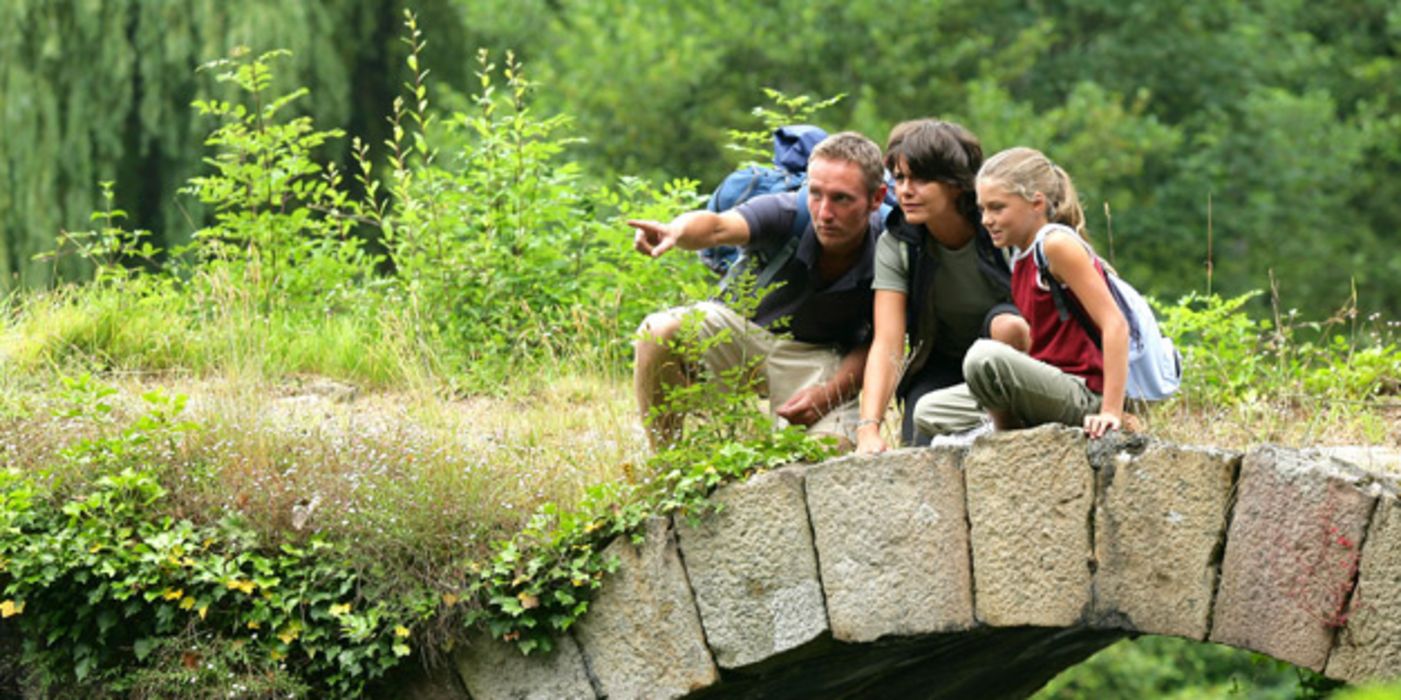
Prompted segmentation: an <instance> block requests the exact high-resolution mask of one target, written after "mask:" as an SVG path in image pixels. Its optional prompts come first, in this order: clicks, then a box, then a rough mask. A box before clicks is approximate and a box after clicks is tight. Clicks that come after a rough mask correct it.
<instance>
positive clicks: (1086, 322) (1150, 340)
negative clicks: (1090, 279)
mask: <svg viewBox="0 0 1401 700" xmlns="http://www.w3.org/2000/svg"><path fill="white" fill-rule="evenodd" d="M1052 226H1054V227H1056V228H1057V229H1062V230H1065V231H1067V232H1068V233H1069V234H1070V235H1072V236H1075V237H1076V239H1077V240H1078V239H1079V237H1080V236H1079V234H1077V233H1075V231H1074V230H1072V229H1071V228H1070V227H1068V226H1061V225H1060V224H1052ZM1042 241H1043V239H1042V237H1041V236H1037V238H1036V242H1035V243H1034V244H1032V247H1031V248H1032V254H1033V255H1035V256H1036V257H1035V259H1036V269H1037V271H1038V273H1039V274H1040V277H1041V283H1042V284H1044V285H1046V288H1047V289H1049V290H1051V298H1052V299H1053V300H1055V303H1056V312H1057V313H1058V314H1059V315H1060V320H1062V321H1064V320H1066V319H1068V318H1069V317H1070V316H1072V315H1074V316H1075V319H1076V321H1078V322H1079V323H1080V326H1081V327H1083V328H1084V329H1085V332H1086V333H1088V334H1089V336H1090V339H1091V340H1093V341H1094V344H1095V347H1099V346H1100V338H1099V328H1098V327H1096V326H1095V323H1094V321H1093V320H1091V319H1090V317H1089V314H1088V313H1086V312H1085V309H1084V307H1082V306H1080V304H1079V302H1077V301H1075V300H1074V299H1072V298H1068V295H1067V294H1066V292H1065V285H1062V284H1061V283H1060V281H1059V280H1057V279H1056V278H1055V276H1054V275H1052V274H1051V268H1050V265H1049V264H1048V263H1047V262H1046V252H1045V251H1044V250H1043V249H1042ZM1090 254H1091V255H1094V253H1093V252H1090ZM1095 257H1096V259H1097V260H1098V261H1099V264H1100V265H1099V266H1100V272H1101V273H1102V274H1103V275H1104V281H1105V282H1106V283H1107V284H1108V285H1109V293H1110V295H1111V296H1113V297H1114V303H1115V304H1117V305H1118V306H1119V310H1120V311H1121V312H1123V314H1124V319H1125V320H1127V321H1128V324H1129V376H1128V385H1127V386H1126V387H1125V388H1124V394H1125V395H1126V396H1127V397H1128V398H1130V399H1135V400H1139V401H1161V400H1163V399H1166V398H1168V397H1169V396H1172V395H1173V394H1174V393H1176V392H1177V389H1178V387H1179V386H1181V384H1182V355H1181V354H1180V353H1178V351H1177V348H1175V347H1173V344H1172V340H1171V339H1169V338H1167V337H1166V336H1164V335H1163V333H1162V331H1161V330H1159V328H1158V319H1157V317H1156V316H1154V315H1153V308H1152V307H1151V306H1149V305H1148V301H1147V300H1145V299H1144V298H1143V295H1142V294H1139V293H1138V290H1137V289H1134V288H1133V286H1132V285H1130V284H1129V283H1128V282H1125V281H1124V280H1123V279H1121V278H1120V277H1119V275H1117V274H1115V273H1113V272H1111V271H1110V270H1111V268H1110V267H1109V266H1108V265H1107V264H1105V262H1104V260H1103V259H1101V258H1099V257H1098V256H1095Z"/></svg>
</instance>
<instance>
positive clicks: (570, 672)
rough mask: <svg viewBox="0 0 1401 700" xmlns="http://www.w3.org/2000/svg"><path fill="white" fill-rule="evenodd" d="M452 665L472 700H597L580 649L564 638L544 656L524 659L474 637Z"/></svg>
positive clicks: (456, 653)
mask: <svg viewBox="0 0 1401 700" xmlns="http://www.w3.org/2000/svg"><path fill="white" fill-rule="evenodd" d="M453 663H454V664H455V665H456V666H457V673H458V675H459V676H461V677H462V682H463V684H464V685H466V686H467V692H468V693H469V694H470V695H471V696H472V700H495V699H496V698H501V699H502V700H554V699H555V698H559V699H563V698H570V699H571V700H572V699H574V698H578V699H580V700H585V699H587V700H593V699H594V698H596V697H597V694H596V693H594V690H593V685H592V684H591V683H590V682H589V676H588V671H587V670H585V668H584V658H583V657H582V656H580V654H579V646H578V645H577V644H575V643H574V639H573V638H572V637H569V636H568V635H561V636H558V637H556V638H555V648H554V650H553V651H551V652H549V653H547V654H539V653H536V654H531V655H530V656H525V655H523V654H521V653H520V651H518V650H517V649H516V648H515V646H513V645H511V644H507V643H505V642H501V641H497V640H495V639H492V638H491V637H489V636H487V635H486V634H484V633H477V634H474V635H472V636H471V637H470V638H469V640H468V643H467V644H466V645H464V646H461V647H458V648H457V650H455V651H454V652H453Z"/></svg>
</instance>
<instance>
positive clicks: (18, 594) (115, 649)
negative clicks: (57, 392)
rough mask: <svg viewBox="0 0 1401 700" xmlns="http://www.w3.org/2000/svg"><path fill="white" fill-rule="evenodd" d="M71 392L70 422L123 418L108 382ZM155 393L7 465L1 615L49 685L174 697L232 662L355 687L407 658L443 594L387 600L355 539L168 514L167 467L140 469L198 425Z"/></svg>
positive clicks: (255, 671) (294, 680) (351, 690)
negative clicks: (282, 535)
mask: <svg viewBox="0 0 1401 700" xmlns="http://www.w3.org/2000/svg"><path fill="white" fill-rule="evenodd" d="M68 388H69V395H70V396H71V397H73V399H74V404H75V408H74V409H73V410H72V411H70V412H69V414H68V416H69V417H70V418H81V417H85V416H86V417H91V418H95V419H98V420H101V419H102V417H103V416H105V415H107V414H109V413H110V412H111V407H110V405H109V404H107V403H106V402H105V399H106V397H107V396H110V393H111V390H110V389H108V388H106V387H103V386H101V385H100V384H97V383H95V382H92V381H91V380H90V379H89V378H81V379H78V380H73V381H71V382H69V385H68ZM146 400H147V402H148V403H149V404H150V406H151V407H150V409H149V410H148V411H147V412H146V413H144V414H143V415H141V416H140V417H138V418H137V419H136V420H135V421H134V422H133V423H132V424H131V425H129V426H127V427H126V428H124V429H122V430H121V431H119V432H117V433H116V434H114V435H110V436H106V437H99V438H93V439H85V440H81V441H79V442H78V443H76V444H75V445H73V446H72V447H71V448H70V449H68V450H66V451H65V453H64V459H63V461H62V462H61V463H60V464H56V465H55V466H54V468H53V469H51V470H47V471H42V472H37V473H36V472H31V473H22V472H20V471H19V470H17V469H7V470H5V471H4V472H0V506H3V507H0V532H3V533H4V535H5V536H4V537H3V538H0V563H2V565H0V595H3V598H4V601H3V603H0V610H2V611H3V614H4V616H5V617H6V618H8V619H7V624H13V625H15V626H16V628H17V629H18V631H19V632H20V634H21V635H22V653H23V655H24V658H25V660H26V665H27V666H28V667H29V668H31V669H33V670H34V671H35V673H36V675H37V678H36V681H37V682H38V683H39V684H40V686H42V687H46V688H48V689H49V690H50V691H54V692H57V691H59V690H60V689H64V688H68V687H70V686H72V687H75V688H81V689H85V691H86V692H92V691H94V690H99V689H102V688H106V689H107V690H110V691H117V692H120V691H122V690H123V689H126V688H128V686H133V687H137V686H140V687H145V689H146V692H148V693H150V694H153V695H155V696H159V697H166V696H168V694H169V692H170V691H169V689H168V688H167V689H166V690H164V691H159V692H158V690H159V689H158V688H156V686H159V683H157V680H158V679H159V678H165V679H166V680H167V681H170V682H171V683H188V682H194V681H195V679H196V676H198V675H199V674H200V673H201V671H200V669H201V668H208V667H210V665H211V664H212V665H215V666H223V667H226V668H228V667H229V666H230V664H233V665H234V667H236V669H242V671H241V672H246V674H247V675H248V676H249V678H250V679H256V678H258V677H260V676H262V675H263V674H264V672H273V673H274V675H275V676H277V677H281V678H283V681H285V682H283V681H279V682H277V683H274V686H275V687H276V688H277V689H279V690H287V689H289V688H291V689H296V688H299V687H305V686H307V685H308V684H314V686H315V687H317V688H319V689H321V690H322V691H323V692H332V693H334V694H336V695H338V696H352V695H356V694H358V693H359V692H360V689H361V688H362V687H363V686H364V684H365V683H366V682H368V681H370V680H373V679H374V678H376V677H378V676H380V675H381V674H382V673H383V672H384V671H385V670H387V669H388V668H390V667H392V666H393V665H394V664H395V663H397V661H398V659H399V658H401V657H403V656H406V655H408V654H409V653H410V651H411V649H410V637H411V631H410V626H411V625H413V624H414V623H415V622H417V621H419V620H422V619H424V618H426V617H427V616H428V615H430V614H431V613H433V612H434V611H435V610H436V599H435V598H434V596H432V594H429V593H409V594H401V595H399V596H385V595H381V593H382V592H381V591H377V590H376V588H375V586H374V584H373V582H372V581H367V580H365V579H363V578H361V576H360V574H359V573H357V571H356V569H355V568H354V567H351V566H347V564H346V562H347V561H349V560H350V559H351V557H350V552H349V551H348V550H346V549H344V548H345V547H346V545H345V544H337V543H334V542H332V541H330V540H326V539H322V538H318V537H311V538H309V539H308V540H307V541H305V542H303V543H300V544H297V543H292V542H284V543H283V544H281V545H280V546H278V547H272V546H270V545H269V544H267V543H264V542H260V541H259V538H258V536H257V535H256V534H254V533H253V531H252V530H250V529H249V528H248V527H247V525H246V524H244V523H242V522H241V521H240V520H239V519H238V518H236V517H227V518H223V519H220V520H217V521H212V522H203V523H200V522H196V521H194V520H191V519H189V518H178V517H174V516H172V515H170V514H168V512H169V509H168V508H166V507H165V505H164V503H165V501H166V499H167V497H168V492H167V490H166V488H165V487H164V486H163V485H162V483H161V478H162V475H161V474H159V473H158V472H157V471H155V470H154V469H152V468H150V467H143V466H142V465H143V464H145V463H148V462H153V461H154V460H151V459H150V456H151V451H153V450H162V449H171V448H173V447H174V445H173V444H172V441H173V440H175V439H177V436H178V435H180V434H181V433H183V432H187V431H192V430H197V429H198V428H197V427H196V426H194V425H191V424H189V423H184V422H179V421H177V420H176V415H177V414H178V413H179V411H180V410H181V409H182V407H183V398H181V397H173V398H170V397H164V396H162V395H160V394H152V395H148V396H147V397H146ZM84 401H86V403H84ZM80 474H81V475H83V478H74V477H76V476H78V475H80ZM186 644H190V645H193V646H186ZM245 650H246V651H245ZM206 657H208V659H209V661H206ZM172 658H178V659H181V662H180V663H179V664H174V663H172V662H171V659H172ZM157 661H161V662H163V663H164V668H165V671H163V672H160V673H157V672H156V671H158V670H159V669H160V668H161V665H160V664H156V663H155V662H157ZM215 661H217V664H216V663H214V662H215ZM142 667H145V668H146V672H143V673H137V674H132V673H131V671H132V669H135V668H142ZM181 667H183V668H185V669H186V671H188V672H186V671H181V670H180V668H181ZM214 682H215V683H217V684H218V685H222V684H224V683H227V682H228V678H227V677H224V678H220V679H217V680H215V681H214ZM249 682H250V683H251V682H252V681H251V680H250V681H249ZM152 684H155V685H152ZM173 687H174V688H176V689H177V690H178V688H179V687H180V686H179V685H175V686H173ZM216 687H217V686H216Z"/></svg>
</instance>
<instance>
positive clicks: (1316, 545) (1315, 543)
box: [1211, 446, 1374, 671]
mask: <svg viewBox="0 0 1401 700" xmlns="http://www.w3.org/2000/svg"><path fill="white" fill-rule="evenodd" d="M1364 481H1365V478H1364V475H1363V474H1362V472H1360V471H1359V470H1357V469H1356V467H1353V466H1352V465H1347V464H1343V463H1341V462H1338V461H1335V460H1332V459H1329V458H1327V457H1324V456H1322V455H1319V454H1317V453H1303V452H1299V451H1296V450H1288V449H1283V448H1279V447H1273V446H1265V447H1259V448H1256V449H1253V450H1251V451H1250V452H1248V453H1246V455H1245V459H1244V461H1243V463H1242V465H1241V476H1240V483H1239V486H1238V496H1237V502H1236V508H1235V514H1234V516H1233V517H1232V520H1231V525H1230V529H1229V531H1228V534H1227V539H1226V553H1225V557H1224V558H1223V560H1222V564H1221V585H1220V588H1219V590H1218V591H1217V596H1216V607H1215V613H1214V615H1215V620H1214V623H1213V626H1212V630H1211V641H1213V642H1218V643H1221V644H1230V645H1232V646H1237V647H1244V648H1247V649H1253V650H1255V651H1259V652H1262V653H1265V654H1269V655H1270V656H1273V657H1275V658H1277V659H1283V660H1285V661H1288V662H1290V663H1292V664H1295V665H1297V666H1306V667H1308V668H1312V669H1314V670H1316V671H1321V670H1323V667H1324V664H1325V662H1326V661H1327V660H1328V653H1329V649H1330V647H1331V646H1332V642H1333V632H1334V630H1335V629H1336V628H1337V627H1338V626H1339V625H1341V624H1342V621H1343V619H1344V618H1343V614H1344V605H1345V604H1346V602H1347V598H1348V596H1349V594H1350V591H1351V588H1352V584H1353V567H1355V566H1356V562H1357V543H1358V542H1360V541H1361V539H1362V535H1363V531H1364V529H1365V528H1366V527H1367V522H1368V519H1369V516H1370V514H1371V511H1372V504H1373V501H1374V495H1373V494H1371V493H1368V492H1367V490H1366V488H1365V487H1364V485H1363V484H1364Z"/></svg>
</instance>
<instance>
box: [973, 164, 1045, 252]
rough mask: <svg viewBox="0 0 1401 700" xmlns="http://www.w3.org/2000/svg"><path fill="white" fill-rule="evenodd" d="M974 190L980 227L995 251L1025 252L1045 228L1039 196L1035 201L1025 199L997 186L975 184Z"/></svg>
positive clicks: (984, 183)
mask: <svg viewBox="0 0 1401 700" xmlns="http://www.w3.org/2000/svg"><path fill="white" fill-rule="evenodd" d="M977 187H978V208H980V209H982V210H983V227H984V228H986V229H987V230H988V234H989V235H991V236H992V243H993V245H995V246H997V247H998V248H1006V247H1008V246H1012V247H1016V248H1025V247H1027V245H1029V244H1030V243H1031V239H1032V237H1033V236H1035V235H1036V232H1037V231H1038V230H1040V229H1041V227H1042V226H1044V225H1045V224H1046V199H1045V197H1044V196H1042V194H1041V193H1040V192H1037V193H1036V197H1035V198H1034V199H1027V198H1026V197H1023V196H1021V195H1019V194H1015V193H1012V192H1008V191H1007V189H1006V188H1005V187H1003V186H1002V185H999V184H997V183H996V182H988V181H985V180H978V185H977Z"/></svg>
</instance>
